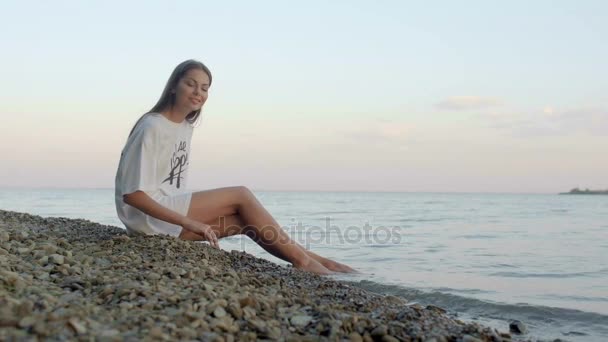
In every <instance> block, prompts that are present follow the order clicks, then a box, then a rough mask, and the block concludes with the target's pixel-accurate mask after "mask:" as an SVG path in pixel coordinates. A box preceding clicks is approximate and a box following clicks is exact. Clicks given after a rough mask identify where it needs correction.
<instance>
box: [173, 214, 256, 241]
mask: <svg viewBox="0 0 608 342" xmlns="http://www.w3.org/2000/svg"><path fill="white" fill-rule="evenodd" d="M203 223H205V224H208V225H209V226H211V229H213V232H214V233H215V236H217V238H218V239H221V238H224V237H227V236H233V235H238V234H243V230H244V223H243V221H242V220H241V217H240V216H239V215H238V214H237V215H228V216H220V217H217V218H215V219H213V220H210V221H204V222H203ZM179 238H180V239H182V240H195V241H200V240H203V237H202V236H201V235H198V234H196V233H193V232H191V231H187V230H185V229H182V232H181V234H180V235H179Z"/></svg>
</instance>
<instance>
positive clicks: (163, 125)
mask: <svg viewBox="0 0 608 342" xmlns="http://www.w3.org/2000/svg"><path fill="white" fill-rule="evenodd" d="M192 130H193V128H192V126H191V125H190V123H189V122H187V121H186V120H184V121H183V122H181V123H176V122H173V121H171V120H169V119H167V118H166V117H165V116H163V115H162V114H160V113H148V114H146V115H145V116H144V117H143V118H142V119H141V120H140V121H139V123H138V124H137V125H136V126H135V128H134V130H133V133H132V134H131V136H129V138H128V139H127V143H126V144H125V147H124V148H123V150H122V153H121V156H120V163H119V164H118V170H117V172H116V180H115V186H116V189H115V202H116V211H117V213H118V217H119V218H120V220H121V221H122V222H123V223H124V224H125V226H126V228H127V232H128V233H130V234H133V233H139V234H168V235H171V236H178V235H179V233H180V232H181V230H182V227H180V226H178V225H175V224H171V223H169V222H165V221H162V220H158V219H156V218H154V217H152V216H150V215H147V214H145V213H143V212H142V211H140V210H139V209H137V208H135V207H132V206H130V205H128V204H126V203H124V201H123V195H126V194H130V193H133V192H135V191H137V190H140V191H143V192H145V193H146V194H148V196H150V197H151V198H152V199H154V200H155V201H157V202H158V203H159V204H161V205H163V206H165V207H167V208H169V209H171V210H174V211H177V212H178V213H180V214H182V215H186V214H187V213H188V209H189V207H190V201H191V199H192V193H191V192H189V191H187V190H186V185H187V181H188V169H189V165H190V163H189V160H188V156H189V153H190V141H191V139H192Z"/></svg>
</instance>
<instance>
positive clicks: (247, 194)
mask: <svg viewBox="0 0 608 342" xmlns="http://www.w3.org/2000/svg"><path fill="white" fill-rule="evenodd" d="M234 189H235V191H236V192H237V194H238V198H239V204H243V203H246V202H248V201H250V200H252V199H255V195H254V194H253V191H251V190H249V188H248V187H246V186H243V185H239V186H235V187H234Z"/></svg>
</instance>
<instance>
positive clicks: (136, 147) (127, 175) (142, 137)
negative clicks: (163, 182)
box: [121, 125, 158, 195]
mask: <svg viewBox="0 0 608 342" xmlns="http://www.w3.org/2000/svg"><path fill="white" fill-rule="evenodd" d="M154 128H155V127H154V126H151V125H141V126H140V127H137V128H136V129H135V130H134V131H133V133H132V134H131V136H130V137H129V138H128V141H127V144H126V146H125V149H124V150H123V152H122V153H123V154H122V157H121V158H122V163H123V175H122V191H121V192H122V195H126V194H130V193H133V192H135V191H138V190H141V191H153V190H156V189H157V188H158V184H156V183H157V177H156V169H157V153H156V152H157V143H158V138H157V135H158V134H157V131H156V130H155V129H154Z"/></svg>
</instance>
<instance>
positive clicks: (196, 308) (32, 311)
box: [0, 210, 509, 342]
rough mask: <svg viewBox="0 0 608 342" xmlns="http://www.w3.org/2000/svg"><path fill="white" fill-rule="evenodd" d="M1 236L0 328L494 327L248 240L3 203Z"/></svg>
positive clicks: (342, 336) (385, 332)
mask: <svg viewBox="0 0 608 342" xmlns="http://www.w3.org/2000/svg"><path fill="white" fill-rule="evenodd" d="M21 232H25V233H26V235H24V234H22V233H21ZM24 236H27V237H24ZM0 243H1V246H0V293H1V294H2V295H0V327H2V329H0V331H1V333H0V340H45V339H55V340H83V341H89V340H101V341H120V340H125V341H137V340H149V339H154V340H165V341H173V340H186V341H190V340H203V341H226V342H232V341H256V340H285V341H299V340H304V341H318V340H319V339H321V340H343V341H353V342H360V341H385V342H393V341H396V340H399V339H402V338H403V339H406V340H407V339H408V338H409V339H410V340H417V339H419V336H425V335H427V334H428V333H429V331H431V330H432V332H433V334H434V335H435V336H439V337H436V338H435V339H434V340H433V339H431V340H429V341H427V342H446V341H447V340H446V339H445V338H443V337H440V336H442V335H445V336H465V337H463V341H464V339H465V338H466V339H467V341H469V342H473V341H477V340H487V341H490V340H492V336H493V337H494V340H495V337H496V336H497V335H496V334H495V333H493V332H488V333H486V332H483V331H481V330H479V329H481V328H479V326H478V325H474V324H469V323H466V322H462V321H457V320H455V319H453V318H450V317H448V316H447V315H446V314H445V310H443V309H441V308H439V307H435V306H432V305H429V306H427V307H426V308H424V307H422V306H421V305H419V304H416V303H410V304H408V303H407V301H406V300H405V299H402V298H400V297H395V296H379V295H376V294H373V293H370V292H367V291H364V290H362V289H360V288H358V287H356V286H352V285H346V284H345V283H342V282H338V281H334V280H332V279H329V278H324V277H319V276H316V275H312V274H308V273H306V272H301V271H298V270H294V269H293V268H292V267H284V266H279V265H277V264H274V263H272V262H270V261H267V260H263V259H259V258H256V257H254V256H252V255H250V254H248V253H245V252H240V251H233V252H225V251H222V250H216V249H213V248H211V247H210V246H208V244H202V243H197V242H191V241H180V240H177V239H174V238H171V237H166V236H127V235H125V233H124V230H123V229H120V228H117V227H111V226H105V225H100V224H96V223H94V222H90V221H86V220H75V219H66V218H42V217H39V216H34V215H28V214H21V213H15V212H10V211H4V210H0ZM488 331H490V330H488ZM319 334H322V336H319ZM500 336H503V334H502V333H501V334H500ZM504 336H509V335H508V334H506V335H504ZM320 337H321V338H320ZM397 337H399V338H397ZM505 339H506V338H505Z"/></svg>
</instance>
